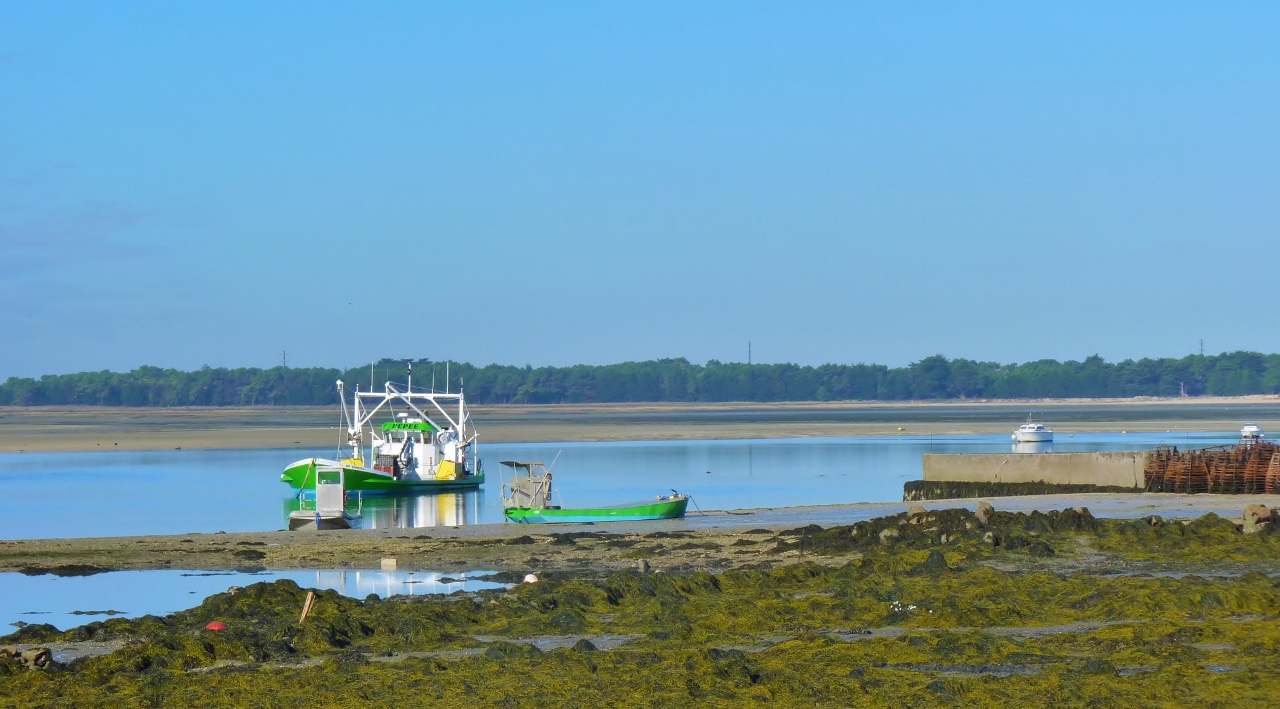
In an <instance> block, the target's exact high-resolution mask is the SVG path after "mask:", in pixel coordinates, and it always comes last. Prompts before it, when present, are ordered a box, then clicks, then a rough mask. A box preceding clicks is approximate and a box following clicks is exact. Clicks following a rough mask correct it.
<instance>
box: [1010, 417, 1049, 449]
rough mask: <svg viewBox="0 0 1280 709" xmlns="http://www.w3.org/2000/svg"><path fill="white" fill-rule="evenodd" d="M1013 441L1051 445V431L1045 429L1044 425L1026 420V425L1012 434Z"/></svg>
mask: <svg viewBox="0 0 1280 709" xmlns="http://www.w3.org/2000/svg"><path fill="white" fill-rule="evenodd" d="M1013 440H1015V441H1017V442H1018V443H1051V442H1052V441H1053V431H1050V430H1049V429H1047V428H1045V427H1044V424H1042V423H1036V422H1034V421H1032V420H1031V419H1030V418H1028V419H1027V422H1026V423H1024V424H1022V425H1021V426H1019V427H1018V430H1016V431H1014V432H1013Z"/></svg>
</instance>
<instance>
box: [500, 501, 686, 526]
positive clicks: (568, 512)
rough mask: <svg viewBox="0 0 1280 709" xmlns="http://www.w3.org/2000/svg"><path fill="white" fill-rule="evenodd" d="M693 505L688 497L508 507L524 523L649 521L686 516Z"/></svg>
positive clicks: (509, 515) (511, 517) (510, 515)
mask: <svg viewBox="0 0 1280 709" xmlns="http://www.w3.org/2000/svg"><path fill="white" fill-rule="evenodd" d="M688 506H689V498H688V497H683V496H682V497H678V498H676V499H674V500H661V501H658V502H653V503H646V504H641V505H631V506H628V507H600V508H595V509H562V508H555V507H508V508H507V509H506V510H504V514H505V515H506V517H507V519H509V520H511V521H512V522H519V523H521V524H554V523H560V524H574V523H577V524H581V523H583V522H645V521H649V520H655V519H675V518H677V517H683V516H684V511H685V508H686V507H688Z"/></svg>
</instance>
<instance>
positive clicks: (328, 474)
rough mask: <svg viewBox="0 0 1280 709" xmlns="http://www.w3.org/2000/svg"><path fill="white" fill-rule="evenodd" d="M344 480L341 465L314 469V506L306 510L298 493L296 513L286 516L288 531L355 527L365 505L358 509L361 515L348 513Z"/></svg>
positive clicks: (305, 501)
mask: <svg viewBox="0 0 1280 709" xmlns="http://www.w3.org/2000/svg"><path fill="white" fill-rule="evenodd" d="M345 477H346V474H345V472H344V471H343V469H342V466H340V465H334V466H324V467H320V466H317V467H316V474H315V486H316V497H315V500H314V502H315V504H314V505H311V506H310V507H308V505H307V500H305V499H304V498H302V497H301V495H302V494H303V491H301V490H300V491H298V494H299V496H300V498H299V499H300V502H301V505H300V508H299V509H298V510H297V511H295V512H291V513H289V529H291V530H295V529H302V528H304V527H307V526H308V525H312V524H314V525H315V528H316V529H351V528H352V527H355V526H357V525H358V523H359V521H360V517H361V515H360V512H363V507H364V505H363V504H361V505H360V507H361V509H360V512H357V513H356V514H351V513H349V512H347V489H346V485H345ZM361 502H362V503H363V499H362V500H361Z"/></svg>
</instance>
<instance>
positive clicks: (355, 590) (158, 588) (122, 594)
mask: <svg viewBox="0 0 1280 709" xmlns="http://www.w3.org/2000/svg"><path fill="white" fill-rule="evenodd" d="M487 573H491V572H488V571H472V572H469V573H463V572H451V573H448V574H445V573H439V572H433V571H418V572H413V571H373V570H361V569H336V570H335V569H326V570H318V571H258V572H245V571H189V570H188V571H182V570H176V569H164V570H159V571H110V572H106V573H101V574H93V575H92V576H54V575H52V574H45V575H41V576H26V575H24V574H20V573H17V572H12V571H11V572H2V573H0V598H3V599H5V602H4V603H3V604H0V635H5V634H8V633H9V632H11V630H9V629H8V628H7V626H9V625H10V624H13V623H29V624H32V625H34V624H36V623H48V624H50V625H53V626H55V627H57V628H58V629H60V630H66V629H68V628H73V627H75V626H78V625H84V624H85V623H92V622H93V621H95V620H106V619H108V618H136V617H138V616H141V615H147V614H151V615H167V614H169V613H173V612H175V611H180V610H184V609H186V608H191V607H192V606H198V605H200V603H201V602H202V601H204V599H205V598H207V597H208V596H210V595H212V594H214V593H221V592H222V591H225V590H227V589H228V588H230V587H231V586H247V585H249V584H251V583H258V582H259V581H275V580H276V579H292V580H293V581H294V582H295V583H297V584H298V585H299V586H303V587H306V588H322V589H325V588H327V589H333V590H335V591H337V592H338V593H341V594H342V595H344V596H351V597H353V598H364V597H366V596H368V595H369V594H371V593H376V594H378V596H380V597H382V598H387V597H388V596H415V595H424V594H444V593H453V592H454V591H477V590H480V589H482V588H501V587H502V586H503V584H500V583H496V582H493V581H481V580H478V579H476V578H475V577H476V576H481V575H484V574H487Z"/></svg>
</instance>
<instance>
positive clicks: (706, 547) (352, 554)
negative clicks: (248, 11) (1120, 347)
mask: <svg viewBox="0 0 1280 709" xmlns="http://www.w3.org/2000/svg"><path fill="white" fill-rule="evenodd" d="M977 502H978V501H977V500H971V499H966V500H936V501H931V502H926V503H916V504H921V506H923V507H924V508H926V509H928V510H943V509H950V508H966V509H970V510H972V509H974V508H975V507H976V505H977ZM991 502H992V503H993V504H994V506H995V507H996V509H998V510H1003V511H1009V512H1030V511H1032V510H1041V511H1047V510H1060V509H1068V508H1075V507H1087V508H1089V510H1090V511H1091V512H1092V513H1093V514H1094V515H1095V516H1096V517H1100V518H1106V517H1112V518H1134V517H1146V516H1149V515H1160V516H1162V517H1163V518H1165V519H1192V518H1196V517H1200V516H1201V515H1204V514H1206V513H1209V512H1213V513H1215V514H1217V515H1218V516H1220V517H1225V518H1228V519H1232V518H1237V519H1238V518H1240V517H1241V516H1242V514H1243V510H1244V507H1245V505H1247V504H1252V503H1261V504H1265V505H1267V506H1268V507H1280V495H1183V494H1171V493H1144V494H1130V495H1113V494H1076V495H1035V496H1025V497H1010V498H996V499H992V500H991ZM909 506H910V505H909V504H908V503H903V502H887V503H863V504H855V505H826V506H816V507H788V508H760V509H751V510H732V511H706V512H705V513H698V512H691V513H690V514H689V515H688V516H687V517H685V518H684V519H681V520H668V521H663V522H644V523H615V524H594V525H517V524H499V525H474V526H465V527H438V528H427V529H384V530H346V531H321V532H317V531H297V532H283V531H277V532H252V533H236V534H220V533H219V534H179V535H166V536H149V537H99V538H85V539H31V540H15V541H0V571H25V572H27V573H40V572H51V573H69V574H76V573H85V572H94V571H95V570H96V571H107V570H122V569H166V568H172V569H202V570H221V569H244V568H266V569H276V570H285V569H342V568H350V569H376V568H378V567H379V564H380V561H381V559H382V558H383V557H388V556H390V557H395V558H396V559H397V564H398V568H399V570H402V571H425V570H435V571H442V570H443V571H448V570H451V569H458V570H467V569H476V568H483V569H493V570H498V571H516V572H519V573H522V574H523V573H527V572H529V571H536V572H539V573H545V572H547V571H553V572H574V573H579V572H584V571H589V572H590V573H591V574H592V575H594V574H599V573H607V572H609V571H614V570H619V569H627V568H634V567H635V565H636V561H635V559H634V557H633V556H631V555H630V554H629V552H630V551H631V548H630V545H627V544H618V543H617V542H618V540H619V539H622V540H624V541H625V540H627V539H630V540H634V541H633V543H638V542H639V541H640V540H643V539H646V538H655V535H656V536H657V537H661V536H663V535H674V536H676V537H678V538H683V539H688V540H692V541H691V542H689V543H687V544H679V545H676V546H675V547H673V548H669V549H668V550H667V551H665V552H664V553H663V555H662V556H661V557H658V558H653V559H651V560H649V561H648V563H649V564H650V565H651V566H652V567H653V568H655V569H667V570H670V571H690V570H705V571H712V572H719V571H724V570H727V569H730V568H734V567H737V566H741V565H742V564H744V563H751V562H753V561H761V562H767V563H769V564H778V563H792V562H794V561H796V559H794V558H791V557H793V556H795V554H794V553H793V554H791V556H788V555H785V554H784V555H776V554H774V555H769V556H767V557H761V558H760V559H755V558H754V557H752V554H754V553H755V552H746V551H744V550H743V549H742V547H740V546H734V543H735V542H737V541H738V540H740V539H742V538H743V537H744V535H745V536H750V535H751V533H752V530H761V529H763V530H769V531H770V532H776V531H780V530H786V529H795V528H798V527H804V526H806V525H810V524H818V525H821V526H824V527H831V526H836V525H848V524H854V523H856V522H860V521H864V520H869V519H873V518H877V517H883V516H886V515H893V514H897V513H900V512H904V511H906V510H907V509H908V507H909ZM566 535H568V537H570V538H572V537H573V536H582V535H585V536H586V537H593V536H598V537H600V539H599V540H598V541H600V542H601V543H596V544H593V543H591V542H592V540H591V539H587V540H586V541H585V542H582V543H565V541H564V540H565V538H566ZM682 547H683V548H682ZM756 551H757V552H758V551H760V550H756ZM1200 561H1201V562H1203V561H1205V560H1200ZM833 563H834V560H833Z"/></svg>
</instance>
